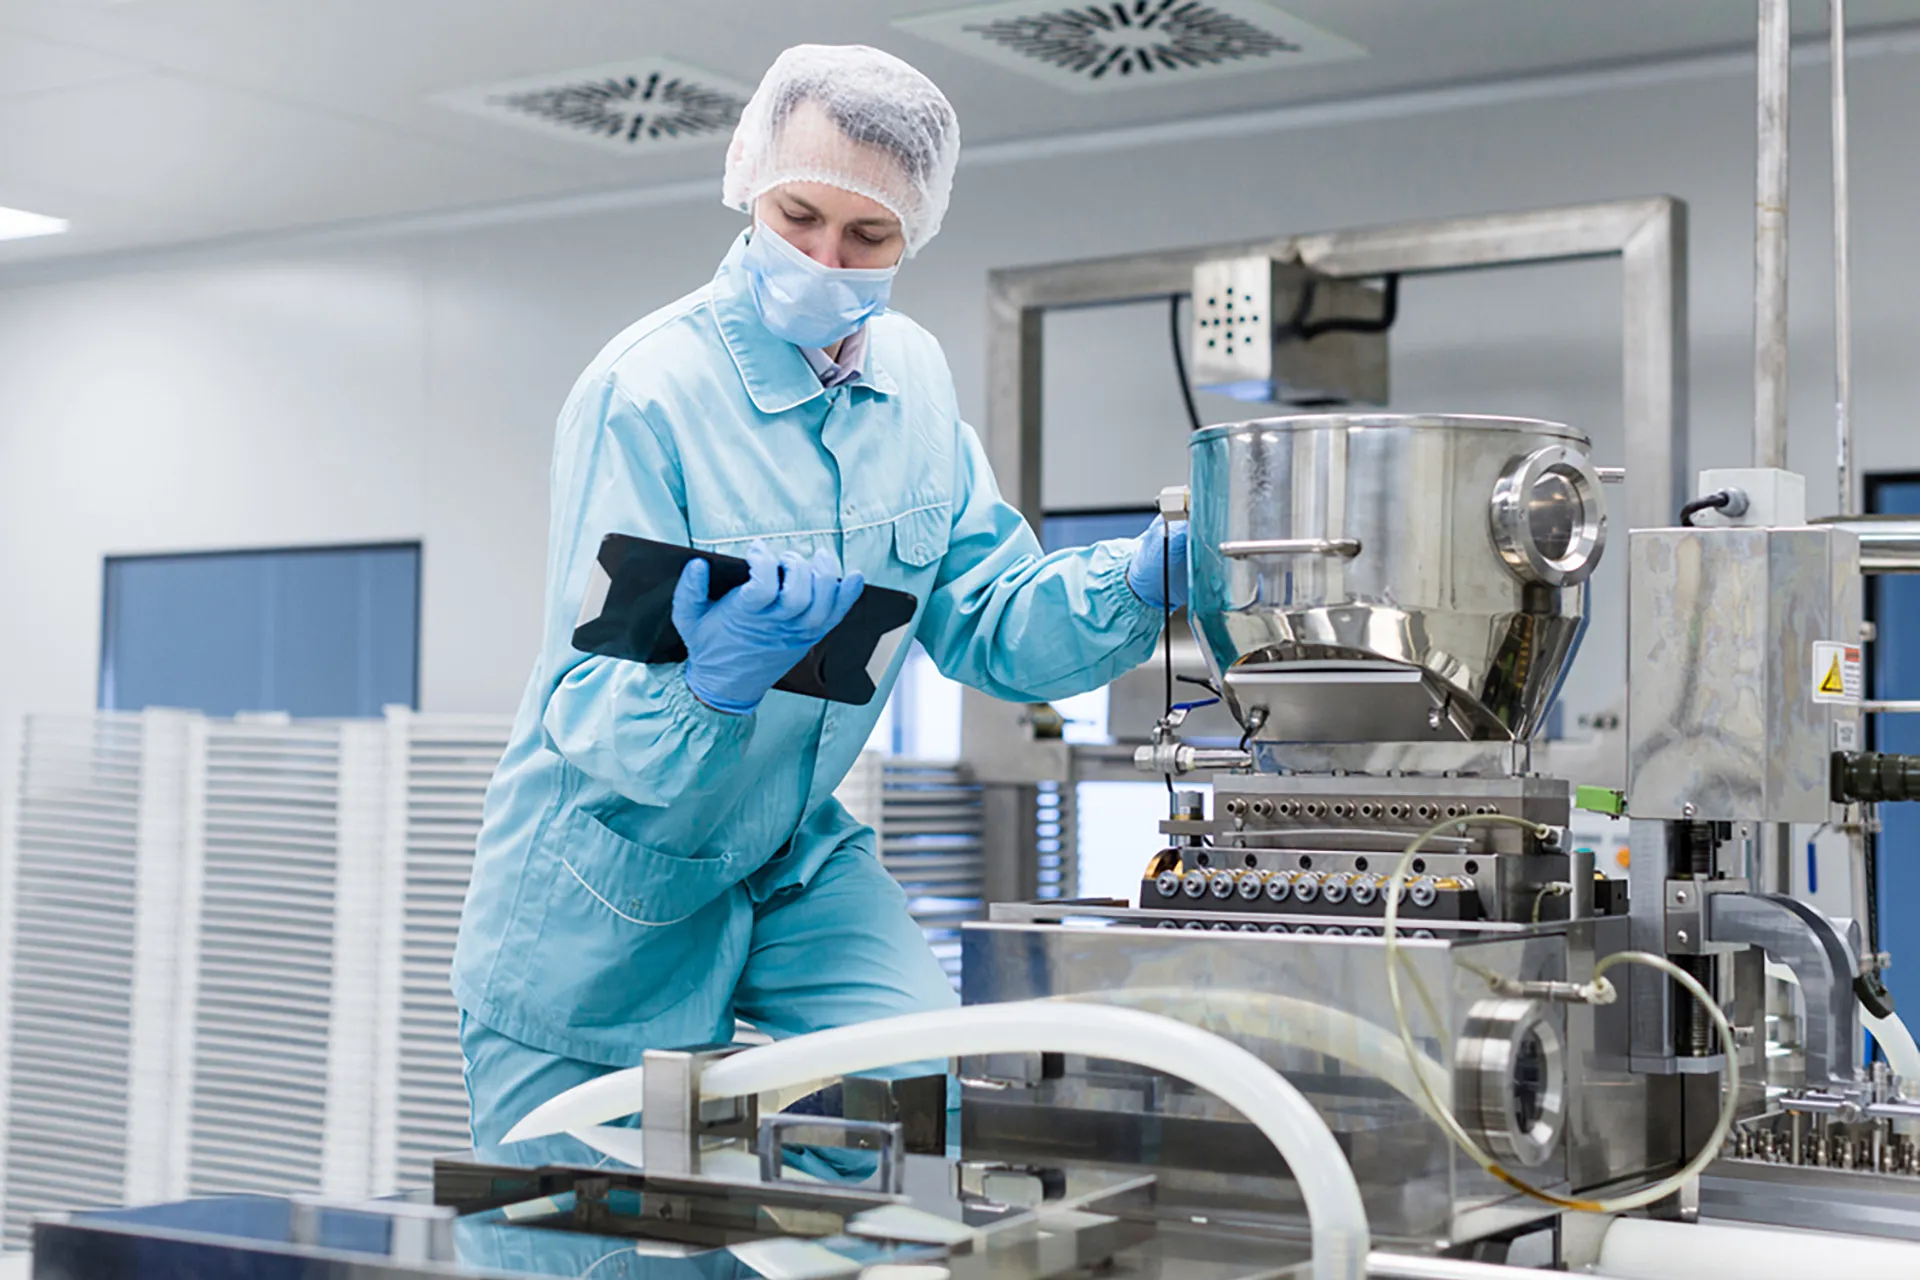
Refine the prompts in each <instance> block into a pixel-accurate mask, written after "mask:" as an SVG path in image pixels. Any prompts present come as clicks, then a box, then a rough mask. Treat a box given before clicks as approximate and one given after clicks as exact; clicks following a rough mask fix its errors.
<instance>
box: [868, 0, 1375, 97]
mask: <svg viewBox="0 0 1920 1280" xmlns="http://www.w3.org/2000/svg"><path fill="white" fill-rule="evenodd" d="M897 25H898V26H900V27H901V28H903V29H905V30H907V31H911V32H913V33H914V34H915V35H919V36H924V37H926V38H927V39H929V40H935V41H938V42H939V43H941V44H944V45H949V46H951V47H953V48H955V49H959V50H961V51H962V52H964V53H970V54H972V55H974V56H975V57H978V58H984V59H985V60H987V61H989V62H995V63H998V64H1000V65H1001V66H1004V67H1010V68H1012V69H1014V70H1016V71H1023V72H1025V73H1026V74H1028V75H1030V76H1036V77H1038V78H1040V79H1042V80H1047V81H1050V82H1052V83H1054V84H1057V85H1060V86H1061V87H1063V88H1067V89H1072V90H1075V91H1077V92H1081V93H1095V92H1100V91H1103V90H1108V89H1123V88H1129V87H1132V86H1135V85H1147V84H1178V83H1184V82H1186V81H1188V80H1197V79H1200V78H1202V77H1205V76H1221V75H1237V74H1240V73H1242V72H1250V71H1260V70H1271V69H1276V68H1281V67H1297V66H1304V65H1306V64H1308V63H1315V62H1337V61H1340V60H1342V59H1346V58H1360V57H1365V56H1366V50H1364V49H1362V48H1361V47H1360V46H1359V45H1357V44H1354V43H1353V42H1352V41H1350V40H1343V39H1341V38H1340V37H1339V36H1336V35H1332V34H1329V33H1328V32H1325V31H1322V30H1321V29H1320V28H1318V27H1316V26H1313V25H1312V24H1311V23H1307V22H1302V21H1301V20H1300V19H1299V18H1296V17H1294V16H1293V15H1292V14H1290V13H1284V12H1282V11H1281V10H1279V9H1276V8H1274V7H1273V6H1272V5H1269V4H1266V3H1263V0H1114V2H1113V3H1108V4H1079V5H1076V4H1051V5H1050V4H1047V3H1046V2H1045V0H1015V3H1011V4H990V5H983V6H980V7H978V8H969V9H957V10H953V11H951V12H947V13H932V14H926V15H923V16H921V17H917V18H903V19H901V20H900V21H899V23H898V24H897Z"/></svg>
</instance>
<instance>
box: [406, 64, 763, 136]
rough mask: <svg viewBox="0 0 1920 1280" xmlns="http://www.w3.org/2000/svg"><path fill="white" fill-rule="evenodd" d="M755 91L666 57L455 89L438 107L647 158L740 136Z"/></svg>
mask: <svg viewBox="0 0 1920 1280" xmlns="http://www.w3.org/2000/svg"><path fill="white" fill-rule="evenodd" d="M751 92H752V90H751V89H750V88H748V87H747V86H745V85H742V84H738V83H736V82H734V81H731V80H727V79H723V78H722V77H720V76H716V75H713V74H711V73H709V72H705V71H700V70H698V69H696V68H693V67H688V66H685V65H683V64H681V63H677V62H673V61H670V60H668V59H666V58H637V59H634V60H632V61H629V62H622V63H617V64H614V65H611V66H604V67H592V68H589V69H586V70H582V71H560V72H554V73H552V74H549V75H544V76H534V77H530V78H528V79H524V80H512V81H508V82H506V83H503V84H492V85H482V86H480V87H478V88H472V89H460V90H455V91H453V92H451V93H443V94H440V95H438V96H437V97H436V98H435V99H434V101H436V102H438V103H440V104H441V105H442V106H447V107H452V108H454V109H455V110H458V111H465V112H469V113H471V114H474V115H480V116H485V117H486V118H488V119H490V120H495V121H498V122H500V123H503V124H511V125H515V126H518V127H520V128H523V129H531V130H533V131H535V132H537V133H541V134H545V135H546V136H547V137H550V138H564V139H567V140H570V141H572V142H576V143H582V144H585V145H587V146H592V147H597V148H599V149H600V150H602V151H614V152H619V153H621V154H623V155H643V154H646V153H649V152H654V151H661V150H665V149H669V148H674V147H684V146H697V145H699V144H701V143H706V142H712V141H714V140H716V139H726V138H730V137H732V136H733V126H734V125H735V124H736V123H737V122H738V121H739V119H740V112H741V111H742V110H743V109H744V108H745V107H746V105H747V97H748V95H749V94H750V93H751Z"/></svg>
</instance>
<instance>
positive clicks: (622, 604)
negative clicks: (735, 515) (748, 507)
mask: <svg viewBox="0 0 1920 1280" xmlns="http://www.w3.org/2000/svg"><path fill="white" fill-rule="evenodd" d="M695 558H698V559H701V560H705V561H706V562H707V565H708V567H709V568H708V573H709V577H708V584H709V585H708V588H707V591H708V595H709V597H710V598H711V599H714V600H718V599H719V598H720V597H721V596H723V595H725V594H726V593H727V592H729V591H731V590H733V589H734V588H735V587H737V586H740V585H742V584H743V583H745V582H746V580H747V576H748V569H747V562H746V561H745V560H743V559H741V558H740V557H738V556H723V555H719V554H717V553H716V552H712V551H696V550H695V549H694V548H692V547H683V546H679V545H677V544H675V543H671V542H655V541H654V540H653V539H651V538H636V537H633V536H631V535H629V534H624V533H610V534H608V535H607V536H606V537H605V538H603V539H601V541H600V552H599V555H597V556H596V557H595V560H594V571H593V575H592V578H591V579H590V580H589V582H588V584H587V594H586V599H585V600H584V601H583V602H582V604H581V608H580V620H579V624H578V625H577V626H576V627H575V628H574V631H573V647H574V648H576V649H579V650H580V651H582V652H583V653H597V654H603V655H605V656H607V657H610V658H624V659H626V660H627V661H629V662H649V663H652V662H685V661H686V658H687V645H686V641H684V640H682V639H681V638H680V633H679V632H678V631H677V630H675V629H674V625H673V589H674V587H675V586H677V585H678V584H679V582H680V571H681V570H682V569H684V568H685V567H686V565H687V562H688V561H689V560H693V559H695ZM918 608H919V602H918V601H916V600H915V599H914V597H913V596H911V595H909V594H908V593H906V592H905V591H896V590H894V589H893V588H891V587H876V586H874V585H873V584H872V583H871V582H869V583H868V584H867V585H866V589H865V590H863V591H861V593H860V598H859V599H858V600H856V601H854V602H853V608H851V609H850V610H848V611H847V616H846V617H845V618H842V619H841V620H840V625H839V626H837V627H835V628H834V629H833V630H832V631H830V632H828V633H827V635H826V637H825V638H824V639H823V640H821V641H820V643H819V644H817V645H815V646H814V647H813V648H812V649H811V650H809V651H808V652H807V655H806V657H804V658H802V659H801V660H800V661H799V663H798V664H797V665H795V667H794V668H793V670H791V671H789V672H787V674H786V675H784V676H781V677H780V679H779V680H777V681H775V682H774V686H773V687H774V688H776V689H784V690H786V691H787V692H788V693H800V694H805V695H807V696H809V697H814V698H825V699H826V700H828V701H829V702H846V703H851V704H853V705H854V706H865V705H866V704H867V703H869V702H871V701H873V695H874V691H875V688H876V685H877V682H878V681H879V679H880V677H881V676H883V675H884V674H885V673H886V670H887V665H888V664H889V663H891V662H892V661H893V655H894V651H895V650H896V649H898V648H899V647H900V642H901V641H902V640H904V639H905V638H906V636H907V629H908V626H909V624H911V623H912V622H913V615H914V613H915V612H916V611H917V610H918Z"/></svg>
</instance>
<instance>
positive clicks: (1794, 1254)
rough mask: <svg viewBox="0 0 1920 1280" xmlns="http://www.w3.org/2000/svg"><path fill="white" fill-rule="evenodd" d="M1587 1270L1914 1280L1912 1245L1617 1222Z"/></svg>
mask: <svg viewBox="0 0 1920 1280" xmlns="http://www.w3.org/2000/svg"><path fill="white" fill-rule="evenodd" d="M1594 1270H1595V1273H1596V1274H1598V1275H1601V1276H1611V1277H1614V1280H1700V1278H1701V1277H1703V1276H1739V1277H1740V1280H1811V1278H1812V1277H1815V1276H1845V1277H1847V1280H1913V1277H1915V1276H1920V1244H1910V1243H1908V1242H1907V1241H1904V1240H1879V1239H1875V1238H1873V1237H1871V1236H1846V1235H1837V1234H1829V1233H1827V1232H1824V1231H1787V1230H1781V1229H1779V1228H1775V1227H1752V1226H1737V1225H1734V1224H1732V1223H1719V1222H1716V1223H1706V1222H1657V1221H1655V1220H1653V1219H1651V1218H1620V1219H1618V1220H1616V1221H1615V1222H1614V1224H1613V1225H1612V1226H1610V1227H1608V1228H1607V1234H1606V1236H1605V1238H1604V1239H1602V1240H1601V1242H1600V1262H1599V1265H1598V1266H1597V1267H1595V1269H1594Z"/></svg>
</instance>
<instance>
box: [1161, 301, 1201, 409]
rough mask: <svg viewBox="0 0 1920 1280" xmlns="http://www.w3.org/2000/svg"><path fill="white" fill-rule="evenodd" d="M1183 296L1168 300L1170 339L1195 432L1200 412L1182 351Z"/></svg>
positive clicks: (1183, 398)
mask: <svg viewBox="0 0 1920 1280" xmlns="http://www.w3.org/2000/svg"><path fill="white" fill-rule="evenodd" d="M1182 296H1183V295H1181V294H1178V293H1175V294H1170V295H1169V296H1168V298H1167V302H1168V304H1169V305H1168V307H1167V312H1168V327H1169V329H1170V330H1171V332H1170V333H1169V335H1168V336H1169V337H1171V338H1172V339H1173V371H1174V373H1176V374H1177V375H1179V378H1180V398H1181V399H1182V400H1184V401H1186V404H1187V423H1188V425H1189V426H1190V427H1191V428H1192V429H1193V430H1195V431H1198V430H1199V429H1200V411H1199V410H1198V409H1196V408H1194V405H1193V388H1192V387H1191V386H1189V385H1188V383H1187V358H1186V356H1185V355H1183V354H1181V351H1180V299H1181V297H1182Z"/></svg>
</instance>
